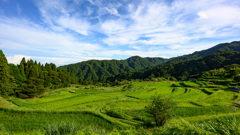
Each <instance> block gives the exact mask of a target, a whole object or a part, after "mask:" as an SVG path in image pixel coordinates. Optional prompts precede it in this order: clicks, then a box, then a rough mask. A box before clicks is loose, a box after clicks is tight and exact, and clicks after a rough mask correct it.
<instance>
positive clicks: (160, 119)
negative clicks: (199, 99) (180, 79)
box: [145, 95, 175, 126]
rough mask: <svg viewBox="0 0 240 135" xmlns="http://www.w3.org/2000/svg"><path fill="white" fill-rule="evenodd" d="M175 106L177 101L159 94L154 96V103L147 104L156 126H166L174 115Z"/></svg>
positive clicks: (147, 110)
mask: <svg viewBox="0 0 240 135" xmlns="http://www.w3.org/2000/svg"><path fill="white" fill-rule="evenodd" d="M174 106H175V102H173V101H172V99H170V98H166V97H162V96H161V95H157V96H153V97H152V103H151V104H150V105H148V106H146V107H145V109H146V112H147V113H149V114H150V115H151V117H152V118H153V120H154V121H155V123H156V126H164V124H165V123H166V121H167V120H168V119H169V118H170V117H171V116H172V110H173V108H174Z"/></svg>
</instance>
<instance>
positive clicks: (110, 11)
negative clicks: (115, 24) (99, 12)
mask: <svg viewBox="0 0 240 135" xmlns="http://www.w3.org/2000/svg"><path fill="white" fill-rule="evenodd" d="M106 10H107V11H108V12H109V13H110V14H112V15H115V16H120V14H119V13H118V11H117V9H115V8H106Z"/></svg>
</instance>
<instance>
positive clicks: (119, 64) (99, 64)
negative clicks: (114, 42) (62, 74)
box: [60, 56, 167, 81]
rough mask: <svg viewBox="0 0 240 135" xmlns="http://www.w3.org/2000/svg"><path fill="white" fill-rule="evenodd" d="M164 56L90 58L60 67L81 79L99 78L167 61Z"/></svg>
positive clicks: (138, 69)
mask: <svg viewBox="0 0 240 135" xmlns="http://www.w3.org/2000/svg"><path fill="white" fill-rule="evenodd" d="M166 61H167V59H163V58H141V57H139V56H133V57H130V58H128V59H126V60H89V61H85V62H80V63H76V64H71V65H66V66H62V67H60V68H61V69H67V71H69V72H73V73H74V74H75V75H76V76H77V77H79V78H80V79H81V80H85V81H91V80H99V79H102V78H104V77H108V76H111V75H117V74H121V73H130V72H135V71H140V70H143V69H145V68H147V67H153V66H156V65H159V64H161V63H164V62H166Z"/></svg>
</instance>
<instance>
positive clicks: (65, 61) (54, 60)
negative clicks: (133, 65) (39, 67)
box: [7, 55, 111, 66]
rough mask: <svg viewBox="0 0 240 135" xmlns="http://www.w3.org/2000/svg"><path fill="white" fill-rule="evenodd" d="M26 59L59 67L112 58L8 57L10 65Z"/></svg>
mask: <svg viewBox="0 0 240 135" xmlns="http://www.w3.org/2000/svg"><path fill="white" fill-rule="evenodd" d="M23 57H25V59H26V60H29V59H33V60H36V61H37V62H41V64H45V63H54V64H56V65H57V66H61V65H66V64H70V63H77V62H82V61H86V60H92V59H98V60H110V59H111V58H103V57H71V58H59V57H36V56H25V55H14V56H9V57H7V60H8V62H9V63H12V64H19V63H20V62H21V60H22V58H23Z"/></svg>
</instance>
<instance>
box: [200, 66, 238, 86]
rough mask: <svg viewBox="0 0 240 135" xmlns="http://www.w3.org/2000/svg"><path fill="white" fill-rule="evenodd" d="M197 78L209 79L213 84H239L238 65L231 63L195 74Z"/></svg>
mask: <svg viewBox="0 0 240 135" xmlns="http://www.w3.org/2000/svg"><path fill="white" fill-rule="evenodd" d="M196 76H197V77H198V80H203V81H210V82H213V83H214V84H223V85H231V86H237V85H238V86H239V85H240V65H239V64H232V65H227V66H224V67H222V68H219V69H213V70H209V71H205V72H202V73H201V74H198V75H196Z"/></svg>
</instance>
